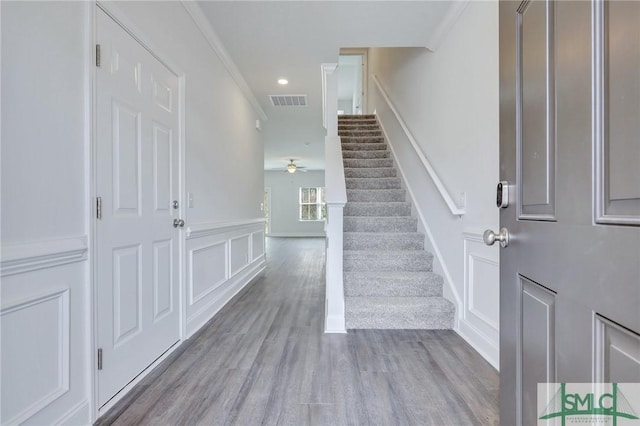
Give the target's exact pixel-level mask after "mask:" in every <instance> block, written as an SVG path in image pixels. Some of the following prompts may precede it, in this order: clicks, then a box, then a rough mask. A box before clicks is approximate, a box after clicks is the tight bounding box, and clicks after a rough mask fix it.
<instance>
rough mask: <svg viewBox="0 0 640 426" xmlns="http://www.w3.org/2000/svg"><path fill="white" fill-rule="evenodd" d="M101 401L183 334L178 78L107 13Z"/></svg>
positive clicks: (100, 122) (102, 87)
mask: <svg viewBox="0 0 640 426" xmlns="http://www.w3.org/2000/svg"><path fill="white" fill-rule="evenodd" d="M97 41H98V43H99V44H100V46H101V66H100V67H98V68H97V74H96V75H97V83H96V105H97V144H96V158H97V161H96V187H97V195H98V196H100V197H101V199H102V217H101V218H100V219H98V220H97V221H96V247H97V252H96V277H97V284H96V286H97V287H96V299H97V323H98V346H99V348H101V349H102V370H99V371H98V405H99V406H102V405H104V404H105V403H106V402H108V401H109V400H110V399H111V398H112V397H113V396H114V395H116V394H117V393H118V392H119V391H120V390H121V389H122V388H123V387H125V386H126V385H127V384H128V383H129V382H130V381H131V380H133V379H134V378H135V377H136V376H137V375H139V374H140V373H141V372H142V371H143V370H144V369H145V368H147V367H148V366H149V365H150V364H151V363H153V361H154V360H156V359H157V358H158V357H159V356H161V355H162V354H163V353H164V352H165V351H166V350H167V349H169V348H170V347H171V346H172V345H173V344H175V343H176V342H177V341H178V340H179V330H180V329H179V310H178V297H177V295H178V285H179V276H178V273H179V267H178V265H179V263H178V256H179V253H178V251H177V248H178V247H179V240H178V238H179V232H180V231H179V230H177V229H176V228H174V226H173V219H174V218H177V217H178V213H179V210H178V209H175V208H174V206H173V200H177V197H178V159H179V155H178V149H179V146H178V141H177V140H176V138H175V135H177V134H178V133H177V132H178V126H179V117H178V108H177V107H176V105H175V104H174V103H175V99H177V93H178V92H177V91H178V79H177V77H176V76H175V75H174V74H173V73H172V72H171V71H169V70H168V69H167V68H166V67H165V66H164V65H163V64H162V63H161V62H159V61H158V60H157V59H156V58H155V57H154V56H153V55H152V54H151V53H150V52H149V51H147V50H146V49H145V48H144V47H143V46H142V45H140V44H139V43H138V42H137V41H136V40H135V39H134V38H133V37H132V36H131V35H130V34H129V33H127V32H126V31H125V30H124V29H123V28H122V27H120V26H119V25H118V24H117V23H116V22H115V21H113V20H112V19H111V18H110V17H109V16H107V15H106V14H105V13H104V12H103V11H102V10H99V9H98V12H97Z"/></svg>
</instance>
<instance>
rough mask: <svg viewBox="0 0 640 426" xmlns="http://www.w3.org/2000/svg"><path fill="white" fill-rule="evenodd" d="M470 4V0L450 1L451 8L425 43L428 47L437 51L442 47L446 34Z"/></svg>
mask: <svg viewBox="0 0 640 426" xmlns="http://www.w3.org/2000/svg"><path fill="white" fill-rule="evenodd" d="M468 4H469V0H456V1H452V2H450V6H449V10H447V13H445V15H444V17H443V18H442V20H441V21H440V23H439V24H438V26H437V27H436V29H435V30H433V32H432V33H431V37H429V40H427V43H426V45H425V47H426V48H427V49H429V50H431V51H432V52H435V51H436V50H437V49H438V48H439V47H440V45H441V44H442V41H443V40H444V39H445V36H446V35H447V34H448V33H449V31H450V30H451V28H453V26H454V25H455V23H456V22H457V21H458V18H459V17H460V15H462V12H464V10H465V9H466V7H467V5H468Z"/></svg>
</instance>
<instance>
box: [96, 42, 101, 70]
mask: <svg viewBox="0 0 640 426" xmlns="http://www.w3.org/2000/svg"><path fill="white" fill-rule="evenodd" d="M100 59H101V58H100V45H99V44H96V67H98V68H100Z"/></svg>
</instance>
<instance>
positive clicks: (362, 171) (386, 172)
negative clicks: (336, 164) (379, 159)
mask: <svg viewBox="0 0 640 426" xmlns="http://www.w3.org/2000/svg"><path fill="white" fill-rule="evenodd" d="M397 175H398V172H397V171H396V169H394V168H393V167H380V168H349V167H345V169H344V176H345V177H346V178H385V177H396V176H397Z"/></svg>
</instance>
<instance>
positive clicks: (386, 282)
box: [344, 272, 442, 297]
mask: <svg viewBox="0 0 640 426" xmlns="http://www.w3.org/2000/svg"><path fill="white" fill-rule="evenodd" d="M399 275H400V274H399ZM433 277H434V278H433V279H432V278H423V279H405V280H401V279H399V278H369V277H364V278H362V277H361V276H359V275H358V273H357V272H347V273H345V277H344V294H345V296H347V297H442V279H436V278H435V277H438V278H439V276H437V275H433Z"/></svg>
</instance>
